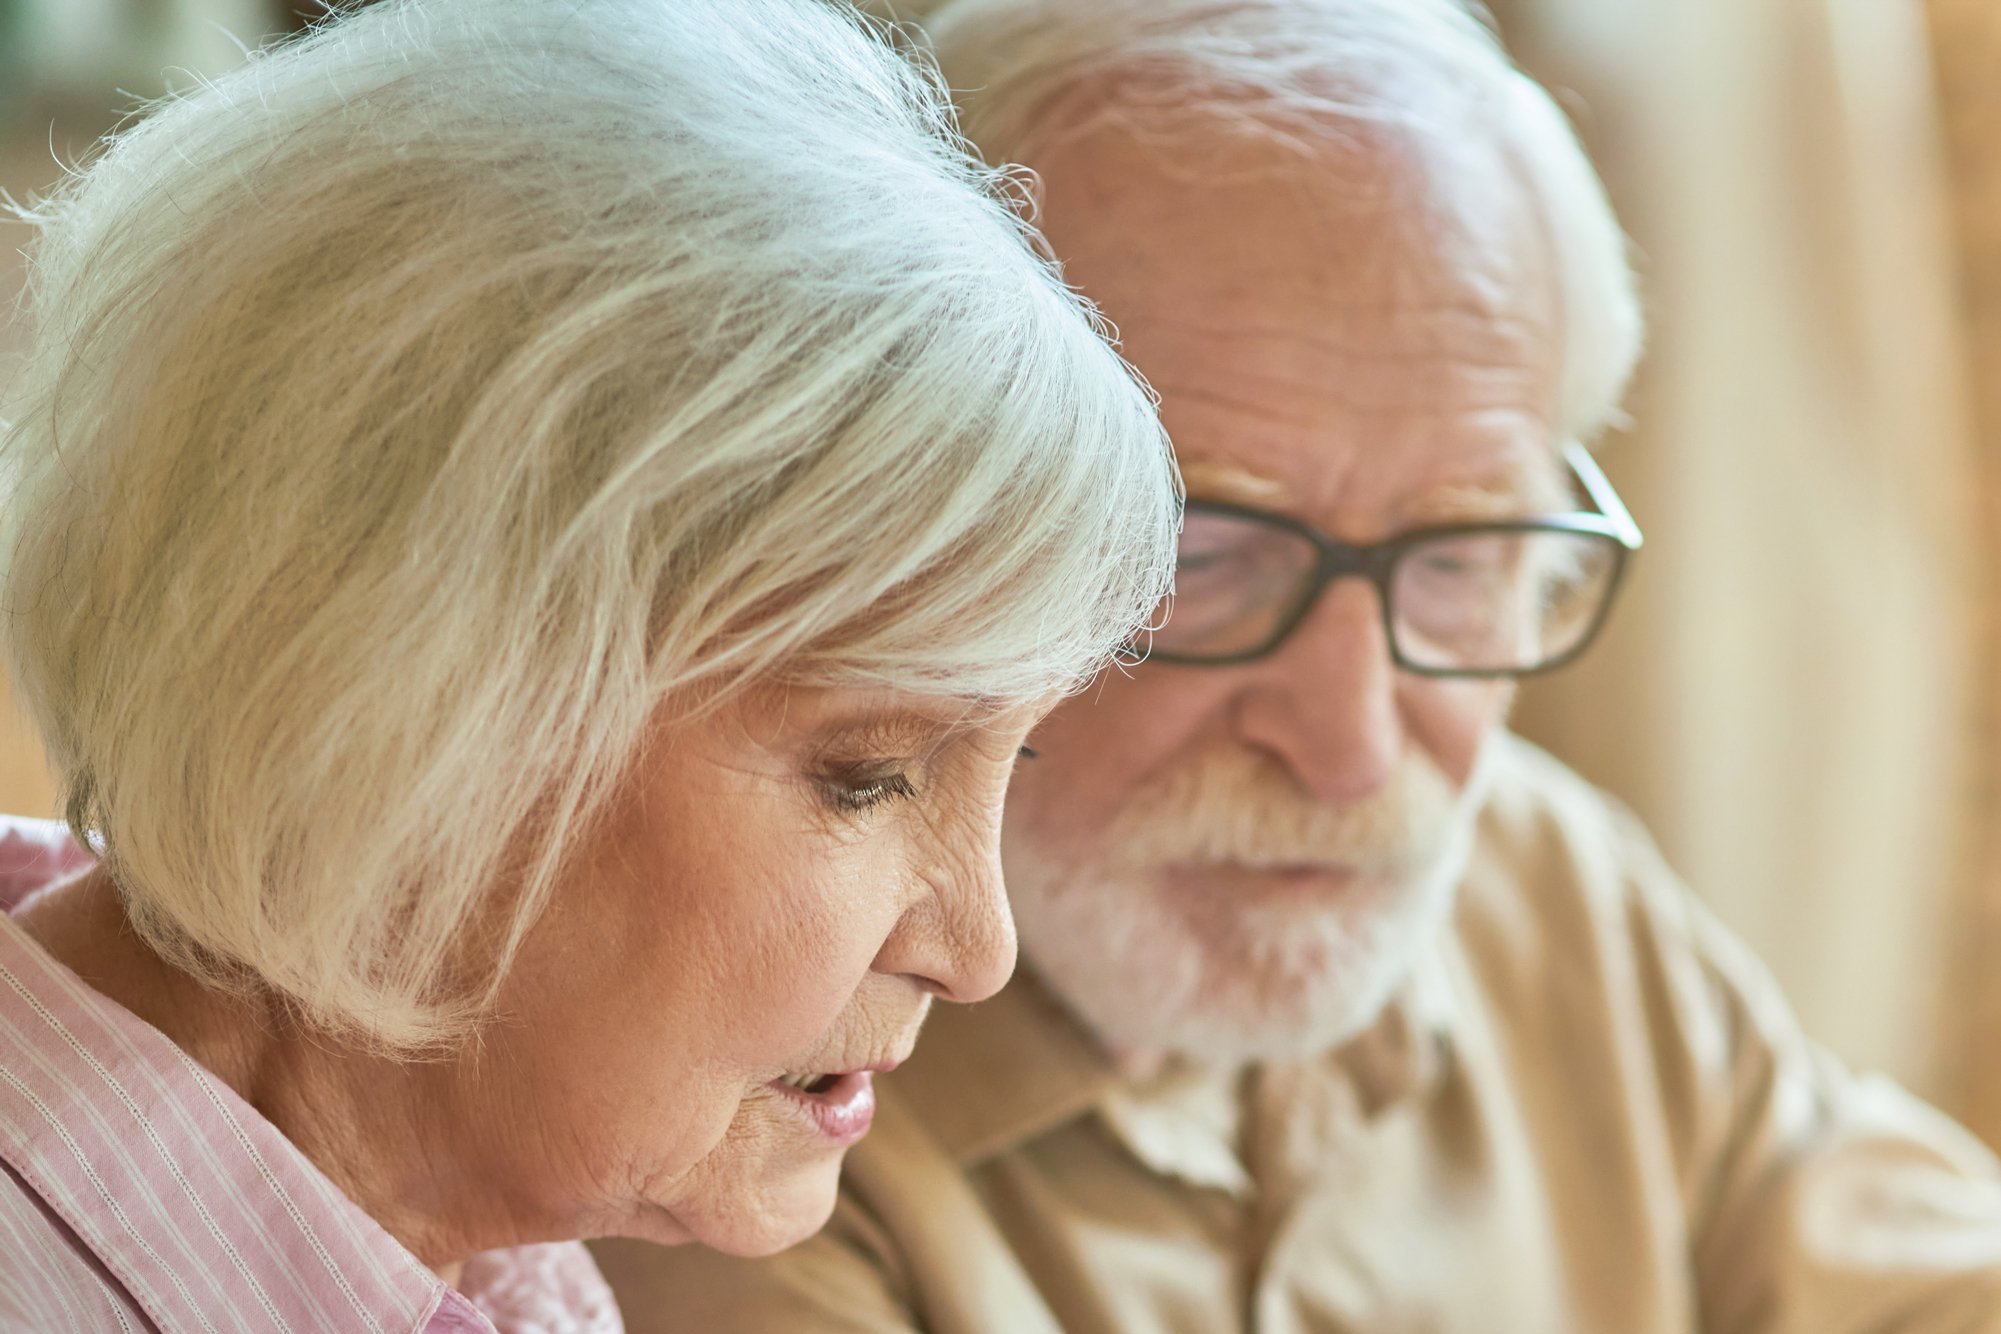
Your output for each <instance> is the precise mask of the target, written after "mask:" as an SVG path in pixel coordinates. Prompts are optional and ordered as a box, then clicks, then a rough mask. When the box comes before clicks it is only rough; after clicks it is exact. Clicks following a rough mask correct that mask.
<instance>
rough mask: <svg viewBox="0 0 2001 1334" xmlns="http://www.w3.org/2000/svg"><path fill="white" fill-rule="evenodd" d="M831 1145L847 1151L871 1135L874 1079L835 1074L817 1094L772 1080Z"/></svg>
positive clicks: (862, 1073)
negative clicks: (869, 1129) (869, 1133)
mask: <svg viewBox="0 0 2001 1334" xmlns="http://www.w3.org/2000/svg"><path fill="white" fill-rule="evenodd" d="M770 1087H771V1088H773V1089H774V1090H776V1091H777V1092H778V1093H779V1095H780V1096H782V1097H783V1098H784V1099H785V1100H786V1101H787V1102H789V1103H791V1104H792V1106H794V1107H796V1108H797V1109H798V1110H799V1112H800V1113H801V1114H802V1115H803V1116H804V1117H805V1119H806V1120H807V1121H808V1122H809V1123H811V1125H812V1126H813V1128H814V1129H815V1130H817V1131H818V1132H819V1133H820V1134H821V1135H823V1136H824V1137H825V1138H826V1139H827V1141H828V1142H829V1143H830V1144H835V1145H838V1146H840V1147H842V1148H846V1147H847V1146H848V1145H850V1144H853V1143H855V1142H857V1141H858V1140H860V1139H861V1137H862V1136H863V1135H866V1134H868V1128H869V1126H870V1124H872V1123H873V1122H874V1121H875V1076H874V1075H873V1074H871V1073H870V1072H869V1071H867V1070H856V1071H852V1072H850V1073H848V1074H844V1075H835V1076H833V1077H832V1078H831V1079H830V1080H829V1081H827V1083H826V1086H825V1087H824V1088H822V1089H821V1090H820V1091H819V1092H817V1093H808V1092H807V1091H806V1090H805V1089H802V1088H795V1087H793V1086H792V1085H791V1084H788V1083H786V1082H785V1081H784V1080H782V1079H774V1080H772V1081H771V1085H770Z"/></svg>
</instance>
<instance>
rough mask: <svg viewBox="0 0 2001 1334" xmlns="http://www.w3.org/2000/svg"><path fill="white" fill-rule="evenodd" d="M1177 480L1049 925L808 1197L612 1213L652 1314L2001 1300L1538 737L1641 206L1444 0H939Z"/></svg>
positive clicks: (1903, 1099) (1924, 1120) (1598, 542)
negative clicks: (663, 1219)
mask: <svg viewBox="0 0 2001 1334" xmlns="http://www.w3.org/2000/svg"><path fill="white" fill-rule="evenodd" d="M926 31H927V34H928V38H929V40H930V41H931V42H932V43H933V45H934V46H935V48H936V50H937V52H938V55H939V59H940V61H941V63H942V65H943V67H944V70H945V73H946V76H947V77H948V79H949V80H950V81H951V83H952V85H953V86H954V87H955V88H958V89H961V90H964V92H963V102H964V114H965V121H966V127H967V130H968V133H970V134H971V135H972V136H973V137H974V139H975V141H976V142H978V143H979V144H980V145H981V147H982V148H983V150H984V151H985V152H986V153H987V154H988V155H989V156H990V157H993V158H996V159H1001V158H1016V159H1019V160H1023V161H1026V162H1027V163H1028V164H1030V165H1031V166H1033V167H1034V168H1035V169H1036V171H1037V172H1038V173H1039V176H1040V180H1041V186H1040V190H1041V196H1042V205H1043V213H1042V217H1043V221H1044V224H1045V227H1046V232H1047V236H1048V239H1049V242H1050V245H1051V246H1052V247H1053V249H1054V250H1055V252H1056V253H1057V254H1058V255H1059V256H1060V257H1061V258H1062V259H1063V261H1064V263H1065V266H1066V270H1067V273H1068V275H1069V277H1070V278H1071V279H1072V280H1073V281H1074V282H1075V283H1077V284H1078V285H1079V286H1080V287H1081V288H1082V289H1083V290H1084V291H1085V292H1086V293H1087V294H1088V295H1090V296H1091V297H1093V298H1094V299H1095V300H1096V301H1097V302H1098V303H1099V304H1100V306H1101V307H1102V308H1103V310H1104V311H1105V313H1106V314H1107V316H1108V317H1109V318H1110V319H1111V320H1112V321H1114V322H1115V323H1116V325H1117V326H1118V328H1119V330H1120V331H1121V334H1122V341H1123V345H1124V347H1125V349H1126V351H1127V353H1128V355H1129V356H1130V357H1131V359H1132V360H1133V362H1134V363H1135V364H1136V365H1137V366H1138V367H1139V369H1140V370H1141V371H1142V372H1143V373H1144V374H1145V375H1146V376H1147V377H1148V378H1149V379H1150V380H1151V381H1152V383H1153V385H1154V386H1155V387H1156V388H1157V389H1158V391H1159V393H1160V398H1161V407H1162V413H1163V415H1164V417H1165V418H1166V421H1167V423H1168V426H1169V429H1170V431H1171V433H1172V435H1173V437H1174V439H1175V441H1176V443H1177V446H1178V448H1179V450H1180V452H1181V456H1182V459H1183V462H1184V465H1185V469H1186V473H1187V479H1188V486H1189V492H1190V497H1191V504H1190V507H1189V516H1188V523H1187V529H1186V533H1185V535H1184V539H1183V544H1182V552H1181V565H1180V573H1179V577H1178V589H1177V600H1176V603H1175V606H1174V608H1173V615H1172V618H1171V619H1170V620H1169V621H1168V622H1167V624H1166V625H1165V627H1164V628H1163V629H1162V630H1161V631H1160V632H1159V634H1158V636H1157V637H1156V639H1155V641H1154V643H1153V646H1152V649H1153V651H1152V656H1151V658H1150V659H1149V660H1148V661H1147V662H1146V663H1144V664H1143V665H1141V666H1139V667H1136V668H1134V669H1132V670H1131V671H1130V672H1127V673H1122V674H1118V675H1113V676H1110V677H1108V678H1106V679H1105V680H1103V681H1102V682H1100V683H1098V684H1097V685H1096V686H1094V687H1093V688H1092V689H1091V690H1090V691H1089V692H1087V693H1085V694H1084V695H1082V696H1080V697H1079V698H1077V699H1075V700H1074V701H1071V702H1070V703H1069V704H1067V705H1066V706H1065V707H1064V708H1062V709H1061V710H1059V711H1058V713H1057V714H1056V715H1055V716H1054V717H1053V718H1052V719H1051V720H1050V721H1049V722H1048V723H1047V724H1045V725H1044V727H1043V728H1042V729H1040V730H1039V731H1038V732H1037V734H1036V737H1035V739H1034V741H1033V745H1034V747H1035V749H1036V751H1037V752H1038V754H1037V756H1036V757H1035V758H1033V759H1031V760H1025V761H1024V762H1023V763H1022V765H1021V767H1020V768H1019V770H1018V771H1017V778H1016V782H1015V790H1014V791H1013V793H1012V794H1011V796H1010V799H1009V807H1008V823H1009V828H1008V835H1007V839H1008V841H1007V845H1006V869H1007V874H1008V878H1009V882H1010V885H1011V887H1012V891H1013V894H1014V896H1015V901H1016V906H1017V910H1018V915H1019V920H1020V930H1021V942H1022V947H1023V954H1024V957H1025V959H1026V961H1027V965H1028V966H1027V968H1026V969H1025V971H1024V973H1023V975H1022V976H1021V977H1019V978H1018V979H1017V980H1016V982H1015V983H1014V984H1013V985H1012V986H1011V987H1010V988H1009V989H1008V990H1007V991H1006V992H1004V993H1003V994H1002V996H1001V997H1000V998H999V999H998V1000H996V1001H993V1002H990V1003H988V1004H986V1005H983V1006H980V1007H976V1008H975V1009H973V1010H970V1011H967V1012H962V1013H954V1014H940V1015H939V1016H938V1017H937V1018H936V1019H935V1020H934V1022H933V1024H932V1026H931V1029H930V1030H929V1032H928V1033H927V1034H926V1036H925V1039H924V1042H923V1043H922V1045H921V1047H920V1049H919V1052H918V1055H917V1056H916V1058H915V1059H914V1060H913V1061H911V1063H910V1064H909V1065H908V1066H907V1067H906V1068H904V1069H902V1070H900V1071H898V1072H897V1073H896V1074H895V1075H893V1076H891V1077H890V1078H888V1079H886V1080H884V1081H883V1089H882V1108H881V1115H880V1117H879V1120H878V1122H877V1131H876V1134H875V1135H874V1136H873V1137H872V1138H871V1139H870V1140H869V1141H868V1142H867V1143H866V1144H864V1145H863V1146H861V1147H860V1148H859V1149H858V1150H857V1151H856V1152H855V1153H854V1154H853V1155H852V1157H851V1159H850V1161H849V1167H848V1173H847V1178H846V1182H845V1186H844V1189H843V1199H842V1202H841V1204H840V1206H839V1209H838V1211H837V1213H836V1215H835V1219H834V1222H833V1224H832V1225H831V1226H830V1228H829V1229H828V1230H827V1232H826V1233H825V1234H823V1235H822V1236H821V1237H819V1238H818V1239H816V1240H815V1241H813V1242H810V1243H809V1244H807V1245H805V1246H803V1247H801V1248H799V1249H797V1250H795V1251H792V1252H790V1253H787V1254H785V1255H782V1256H779V1257H776V1258H773V1259H767V1260H759V1261H731V1260H726V1259H722V1258H719V1257H716V1256H713V1255H707V1254H699V1255H698V1254H694V1253H675V1254H670V1253H667V1252H654V1251H647V1250H645V1249H643V1248H639V1247H636V1246H627V1245H620V1246H612V1247H607V1248H605V1250H604V1252H603V1260H604V1262H605V1265H606V1268H607V1270H608V1272H609V1274H610V1275H611V1277H612V1278H613V1280H614V1282H615V1284H616V1285H617V1286H618V1287H619V1289H620V1290H621V1294H622V1298H623V1300H624V1303H625V1305H626V1308H627V1317H628V1320H629V1322H630V1324H631V1327H632V1328H633V1329H635V1330H701V1331H739V1330H741V1331H770V1330H858V1331H859V1330H868V1331H887V1330H915V1329H924V1330H930V1331H934V1332H935V1334H973V1332H975V1331H991V1332H992V1334H1033V1332H1037V1331H1057V1330H1067V1331H1070V1334H1097V1332H1098V1331H1115V1330H1188V1331H1227V1330H1233V1329H1243V1330H1259V1331H1293V1330H1299V1331H1307V1330H1312V1331H1346V1330H1358V1331H1359V1330H1479V1331H1487V1330H1510V1331H1513V1330H1521V1331H1528V1332H1530V1334H1541V1332H1544V1331H1580V1332H1581V1331H1604V1332H1606V1334H1654V1332H1656V1331H1658V1332H1659V1334H1666V1332H1667V1331H1687V1330H1691V1329H1697V1328H1700V1329H1704V1330H1708V1331H1715V1332H1721V1331H1752V1330H1757V1331H1778V1330H1784V1331H1799V1332H1800V1334H1809V1332H1810V1334H1834V1332H1838V1331H1862V1330H1900V1331H1901V1330H1920V1331H1922V1330H1954V1331H1959V1330H1974V1329H2001V1175H1997V1168H1996V1164H1995V1162H1994V1160H1993V1159H1992V1158H1990V1156H1989V1155H1988V1154H1987V1152H1986V1151H1985V1150H1984V1149H1982V1147H1981V1146H1980V1145H1979V1144H1977V1143H1976V1142H1975V1141H1974V1140H1973V1139H1972V1138H1971V1137H1970V1136H1968V1135H1967V1134H1965V1133H1964V1132H1963V1131H1961V1130H1959V1129H1958V1128H1956V1127H1955V1126H1953V1125H1952V1124H1951V1123H1950V1122H1948V1121H1947V1120H1946V1119H1945V1118H1943V1117H1941V1116H1939V1115H1938V1114H1936V1113H1934V1112H1932V1111H1930V1110H1928V1109H1927V1108H1925V1107H1924V1106H1922V1105H1920V1104H1919V1103H1917V1102H1916V1101H1914V1100H1913V1099H1911V1098H1909V1097H1908V1096H1906V1095H1904V1094H1903V1093H1901V1092H1899V1091H1898V1090H1897V1089H1896V1088H1894V1087H1891V1086H1889V1085H1887V1084H1885V1083H1884V1082H1882V1081H1879V1080H1873V1079H1866V1078H1858V1077H1856V1076H1854V1075H1851V1074H1850V1073H1848V1072H1847V1071H1845V1070H1843V1069H1841V1068H1839V1067H1838V1066H1837V1065H1836V1064H1834V1063H1833V1062H1832V1061H1830V1060H1829V1059H1828V1058H1827V1057H1826V1056H1825V1055H1824V1054H1822V1053H1821V1052H1819V1051H1818V1050H1816V1049H1815V1048H1814V1047H1813V1046H1812V1045H1811V1044H1810V1043H1809V1042H1807V1041H1806V1040H1805V1039H1804V1038H1803V1037H1802V1036H1801V1034H1800V1033H1799V1031H1798V1030H1797V1028H1796V1027H1795V1025H1794V1022H1793V1020H1792V1019H1791V1017H1790V1016H1789V1015H1788V1013H1787V1010H1786V1007H1785V1005H1784V1004H1783V1002H1782V1000H1781V999H1780V997H1779V996H1778V995H1777V994H1776V993H1775V991H1774V989H1773V986H1772V984H1771V983H1770V981H1769V980H1768V979H1767V977H1766V976H1765V975H1764V974H1763V973H1762V972H1761V971H1760V969H1759V968H1758V966H1757V964H1756V963H1755V961H1754V960H1752V959H1751V958H1749V957H1747V955H1746V954H1745V952H1744V951H1743V949H1742V948H1741V947H1740V946H1738V945H1736V944H1735V943H1733V942H1732V941H1731V940H1730V939H1729V938H1728V937H1727V936H1726V935H1725V934H1724V933H1723V932H1722V931H1721V930H1720V929H1719V928H1718V927H1717V925H1716V924H1715V923H1714V922H1713V921H1712V920H1711V919H1710V918H1709V917H1708V916H1707V915H1706V914H1705V913H1704V912H1703V911H1702V910H1701V909H1700V908H1699V907H1698V906H1697V905H1696V904H1695V903H1694V902H1693V901H1692V900H1691V899H1690V897H1689V896H1688V895H1687V894H1686V893H1685V891H1684V890H1683V889H1682V887H1681V886H1680V885H1678V884H1677V883H1676V881H1675V879H1674V877H1673V875H1672V873H1671V872H1669V871H1668V869H1667V868H1666V867H1665V866H1664V865H1663V864H1662V863H1661V861H1660V859H1659V857H1658V856H1657V854H1656V853H1655V852H1654V850H1653V849H1652V848H1651V847H1650V846H1649V844H1648V842H1647V839H1646V836H1645V835H1644V833H1643V832H1642V831H1641V830H1640V829H1639V828H1637V827H1636V826H1635V824H1634V822H1633V821H1632V820H1631V819H1630V817H1628V816H1627V815H1625V814H1623V813H1622V812H1621V811H1620V810H1619V809H1617V808H1616V807H1615V806H1614V805H1613V804H1612V803H1611V802H1609V801H1608V800H1607V799H1606V798H1605V797H1603V796H1602V795H1601V794H1599V793H1597V792H1595V791H1593V790H1592V789H1591V788H1589V787H1588V786H1586V785H1585V784H1584V783H1583V782H1582V781H1580V780H1579V779H1578V778H1576V777H1575V776H1574V775H1572V774H1570V773H1568V772H1567V771H1565V770H1564V769H1563V768H1562V767H1561V766H1560V765H1558V764H1557V763H1556V762H1554V761H1553V760H1551V759H1549V758H1548V757H1546V756H1544V755H1541V754H1539V753H1537V752H1535V751H1533V750H1531V749H1530V748H1529V747H1527V746H1526V745H1524V744H1523V743H1521V742H1519V741H1516V740H1514V739H1512V738H1511V737H1509V736H1508V735H1507V734H1506V732H1505V731H1504V722H1505V718H1506V714H1507V710H1508V706H1509V703H1510V699H1511V696H1512V693H1513V688H1514V681H1515V679H1516V678H1518V677H1520V676H1523V675H1526V674H1528V673H1531V672H1535V671H1539V670H1543V669H1545V668H1550V667H1554V666H1557V665H1560V664H1561V663H1562V662H1564V661H1565V660H1567V659H1569V658H1570V657H1572V656H1574V655H1575V654H1577V653H1578V652H1580V651H1581V650H1582V649H1583V648H1584V647H1585V646H1586V644H1587V642H1588V641H1589V640H1590V638H1591V636H1592V635H1593V633H1594V632H1595V630H1596V628H1597V626H1598V625H1599V623H1600V621H1601V619H1602V618H1603V616H1604V614H1605V612H1606V610H1607V608H1608V606H1609V604H1610V602H1611V600H1612V598H1613V595H1614V592H1615V591H1616V588H1617V584H1618V580H1619V574H1620V572H1621V569H1622V567H1623V564H1624V562H1625V559H1626V557H1627V555H1628V553H1629V551H1630V549H1631V548H1633V547H1636V546H1637V545H1638V541H1639V537H1638V533H1637V532H1636V530H1635V529H1634V528H1633V526H1632V523H1631V521H1630V519H1629V518H1628V517H1627V516H1626V514H1625V512H1624V510H1623V509H1622V507H1621V506H1620V505H1619V502H1618V500H1617V498H1616V497H1615V496H1614V495H1613V494H1612V492H1611V490H1610V488H1609V487H1608V486H1607V485H1606V484H1605V482H1604V479H1603V478H1602V477H1601V476H1600V474H1599V473H1598V471H1597V470H1596V468H1595V467H1594V466H1593V465H1592V463H1591V461H1590V459H1589V457H1588V456H1587V455H1586V454H1585V453H1584V452H1583V451H1582V449H1581V448H1580V447H1579V445H1578V442H1580V441H1583V440H1588V439H1590V438H1591V437H1592V436H1593V435H1594V434H1595V433H1596V432H1597V431H1598V430H1599V429H1600V427H1601V426H1603V425H1604V424H1605V423H1606V421H1607V420H1608V419H1609V418H1611V417H1612V416H1613V415H1614V414H1615V411H1616V405H1617V402H1618V400H1619V397H1620V394H1621V392H1622V389H1623V386H1624V383H1625V379H1626V376H1627V373H1628V371H1629V370H1630V367H1631V364H1632V362H1633V359H1634V357H1635V355H1636V350H1637V345H1638V318H1637V315H1636V302H1635V299H1634V295H1633V292H1632V286H1631V280H1630V277H1629V274H1628V272H1627V269H1626V267H1625V262H1624V257H1623V256H1624V248H1623V243H1622V241H1621V238H1620V235H1619V232H1618V229H1617V226H1616V224H1615V222H1614V221H1613V219H1612V218H1611V216H1610V214H1609V211H1608V210H1607V207H1606V205H1605V202H1604V199H1603V196H1602V193H1601V192H1600V190H1599V188H1598V185H1597V182H1596V179H1595V177H1594V176H1593V175H1592V173H1591V171H1590V169H1589V167H1588V166H1587V164H1586V163H1585V161H1584V159H1583V157H1582V155H1581V153H1580V151H1579V149H1578V147H1577V144H1576V142H1575V141H1574V139H1573V138H1572V137H1571V135H1570V133H1569V131H1568V129H1567V127H1566V126H1565V124H1564V122H1563V120H1562V118H1561V116H1560V115H1559V114H1558V113H1557V112H1556V110H1555V109H1554V107H1553V106H1552V104H1551V103H1550V101H1549V100H1548V99H1547V97H1546V96H1544V95H1543V93H1542V92H1541V91H1540V90H1539V89H1537V88H1536V87H1535V86H1534V85H1533V84H1532V83H1531V82H1530V81H1528V80H1527V79H1526V78H1525V77H1524V76H1522V75H1521V74H1519V73H1518V72H1516V71H1515V70H1514V69H1513V68H1512V67H1511V66H1510V65H1509V64H1508V63H1507V61H1506V58H1505V57H1504V55H1503V54H1502V53H1501V52H1500V51H1499V50H1498V49H1497V47H1496V46H1495V45H1494V43H1493V41H1492V39H1491V37H1490V36H1489V35H1488V34H1487V33H1486V32H1485V31H1484V30H1483V29H1482V28H1481V27H1480V26H1479V25H1478V24H1477V23H1475V22H1474V21H1473V20H1472V19H1471V18H1470V17H1469V16H1468V15H1467V14H1466V13H1464V12H1463V11H1461V10H1459V9H1457V8H1455V7H1453V6H1452V5H1450V4H1449V3H1447V0H950V2H949V3H946V4H945V5H943V6H942V7H941V8H940V9H938V10H937V11H936V12H934V13H933V14H931V15H930V16H929V18H928V19H927V21H926Z"/></svg>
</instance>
